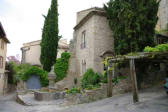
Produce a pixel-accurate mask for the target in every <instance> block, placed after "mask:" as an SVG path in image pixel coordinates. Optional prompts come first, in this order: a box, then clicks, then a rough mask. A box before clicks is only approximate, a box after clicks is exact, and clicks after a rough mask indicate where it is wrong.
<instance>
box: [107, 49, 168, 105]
mask: <svg viewBox="0 0 168 112" xmlns="http://www.w3.org/2000/svg"><path fill="white" fill-rule="evenodd" d="M140 59H141V60H143V61H148V62H149V61H150V62H160V63H168V52H150V53H147V52H139V53H136V54H132V55H123V56H113V57H110V58H108V60H107V61H108V69H107V71H108V72H107V73H108V76H107V78H108V83H107V96H108V97H111V96H112V89H113V85H112V78H113V76H114V72H113V71H114V69H111V68H112V67H114V66H113V65H115V64H116V63H119V62H121V61H128V62H129V65H130V76H131V83H132V93H133V102H134V103H136V102H139V96H138V87H137V78H136V71H135V69H136V66H135V61H136V60H140Z"/></svg>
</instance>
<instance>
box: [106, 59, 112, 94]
mask: <svg viewBox="0 0 168 112" xmlns="http://www.w3.org/2000/svg"><path fill="white" fill-rule="evenodd" d="M111 67H112V64H111V63H109V62H108V69H107V97H112V71H111V70H110V68H111Z"/></svg>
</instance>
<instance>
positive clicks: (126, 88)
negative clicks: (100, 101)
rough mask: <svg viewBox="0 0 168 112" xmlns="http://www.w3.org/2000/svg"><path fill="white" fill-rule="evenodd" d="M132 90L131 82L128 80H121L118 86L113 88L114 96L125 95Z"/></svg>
mask: <svg viewBox="0 0 168 112" xmlns="http://www.w3.org/2000/svg"><path fill="white" fill-rule="evenodd" d="M131 90H132V85H131V80H130V78H129V77H128V78H127V79H124V80H120V81H119V83H118V84H116V85H114V86H113V95H117V94H123V93H127V92H130V91H131Z"/></svg>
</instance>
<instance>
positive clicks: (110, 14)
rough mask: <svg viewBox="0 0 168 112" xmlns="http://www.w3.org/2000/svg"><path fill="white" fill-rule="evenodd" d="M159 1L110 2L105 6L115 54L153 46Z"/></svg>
mask: <svg viewBox="0 0 168 112" xmlns="http://www.w3.org/2000/svg"><path fill="white" fill-rule="evenodd" d="M159 2H160V1H159V0H110V1H109V2H108V3H107V4H106V5H105V6H104V8H105V11H106V13H107V19H108V20H109V25H110V28H111V29H112V31H113V33H114V42H115V45H114V46H115V48H114V49H115V52H116V54H126V53H129V52H139V51H143V49H144V47H145V46H148V45H149V46H153V45H154V34H155V26H156V24H157V20H158V17H157V12H158V7H159Z"/></svg>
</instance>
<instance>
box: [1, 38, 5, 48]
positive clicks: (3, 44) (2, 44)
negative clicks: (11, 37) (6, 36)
mask: <svg viewBox="0 0 168 112" xmlns="http://www.w3.org/2000/svg"><path fill="white" fill-rule="evenodd" d="M4 47H5V42H4V40H3V39H2V40H1V49H4Z"/></svg>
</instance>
